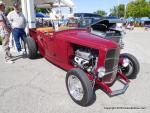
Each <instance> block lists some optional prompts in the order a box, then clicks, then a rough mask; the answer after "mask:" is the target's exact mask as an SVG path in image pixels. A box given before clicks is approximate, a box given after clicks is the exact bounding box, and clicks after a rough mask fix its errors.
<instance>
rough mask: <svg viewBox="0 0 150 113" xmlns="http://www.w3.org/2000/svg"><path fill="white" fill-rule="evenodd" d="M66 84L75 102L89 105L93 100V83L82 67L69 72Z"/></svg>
mask: <svg viewBox="0 0 150 113" xmlns="http://www.w3.org/2000/svg"><path fill="white" fill-rule="evenodd" d="M66 86H67V90H68V93H69V95H70V97H71V98H72V100H73V101H74V102H75V103H77V104H79V105H81V106H88V105H89V104H90V102H91V101H92V98H93V88H92V83H91V82H90V81H89V79H88V77H87V75H86V74H85V72H83V71H82V70H81V69H77V68H75V69H72V70H70V71H69V72H68V73H67V75H66Z"/></svg>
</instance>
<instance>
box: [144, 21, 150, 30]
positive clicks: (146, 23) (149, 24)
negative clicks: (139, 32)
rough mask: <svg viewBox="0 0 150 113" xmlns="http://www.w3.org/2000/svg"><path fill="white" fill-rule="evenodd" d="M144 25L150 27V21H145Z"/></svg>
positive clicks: (146, 28)
mask: <svg viewBox="0 0 150 113" xmlns="http://www.w3.org/2000/svg"><path fill="white" fill-rule="evenodd" d="M144 27H145V30H148V29H150V21H145V22H144Z"/></svg>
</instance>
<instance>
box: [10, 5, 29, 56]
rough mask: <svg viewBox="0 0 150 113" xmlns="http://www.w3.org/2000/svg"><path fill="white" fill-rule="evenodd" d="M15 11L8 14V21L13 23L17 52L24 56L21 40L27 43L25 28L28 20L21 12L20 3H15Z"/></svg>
mask: <svg viewBox="0 0 150 113" xmlns="http://www.w3.org/2000/svg"><path fill="white" fill-rule="evenodd" d="M13 8H14V10H13V11H11V12H10V13H9V14H8V16H7V17H8V20H9V22H10V23H11V26H12V29H13V30H12V36H13V38H14V41H15V44H16V47H17V51H18V54H19V55H22V54H23V51H22V47H21V44H20V38H21V39H22V40H23V41H24V43H25V38H26V33H25V27H26V19H25V17H24V15H23V14H22V12H20V5H19V3H14V4H13Z"/></svg>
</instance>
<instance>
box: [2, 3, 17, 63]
mask: <svg viewBox="0 0 150 113" xmlns="http://www.w3.org/2000/svg"><path fill="white" fill-rule="evenodd" d="M10 32H11V25H10V23H9V21H8V19H7V17H6V16H5V4H4V3H3V1H0V36H1V38H2V46H3V49H4V52H5V63H10V64H12V63H14V62H13V61H12V59H11V57H12V56H11V53H10V48H9V36H10Z"/></svg>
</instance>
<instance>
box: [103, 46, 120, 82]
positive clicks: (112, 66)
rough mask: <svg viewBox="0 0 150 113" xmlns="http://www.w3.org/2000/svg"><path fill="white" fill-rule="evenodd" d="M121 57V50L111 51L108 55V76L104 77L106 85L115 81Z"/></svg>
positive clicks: (106, 61) (106, 66) (106, 67)
mask: <svg viewBox="0 0 150 113" xmlns="http://www.w3.org/2000/svg"><path fill="white" fill-rule="evenodd" d="M119 55H120V49H119V48H116V49H109V50H108V51H107V54H106V58H105V59H106V60H105V69H106V73H108V74H106V75H105V76H104V77H103V81H104V82H105V83H106V84H110V83H112V82H113V81H114V80H115V77H116V73H117V67H118V61H119Z"/></svg>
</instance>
